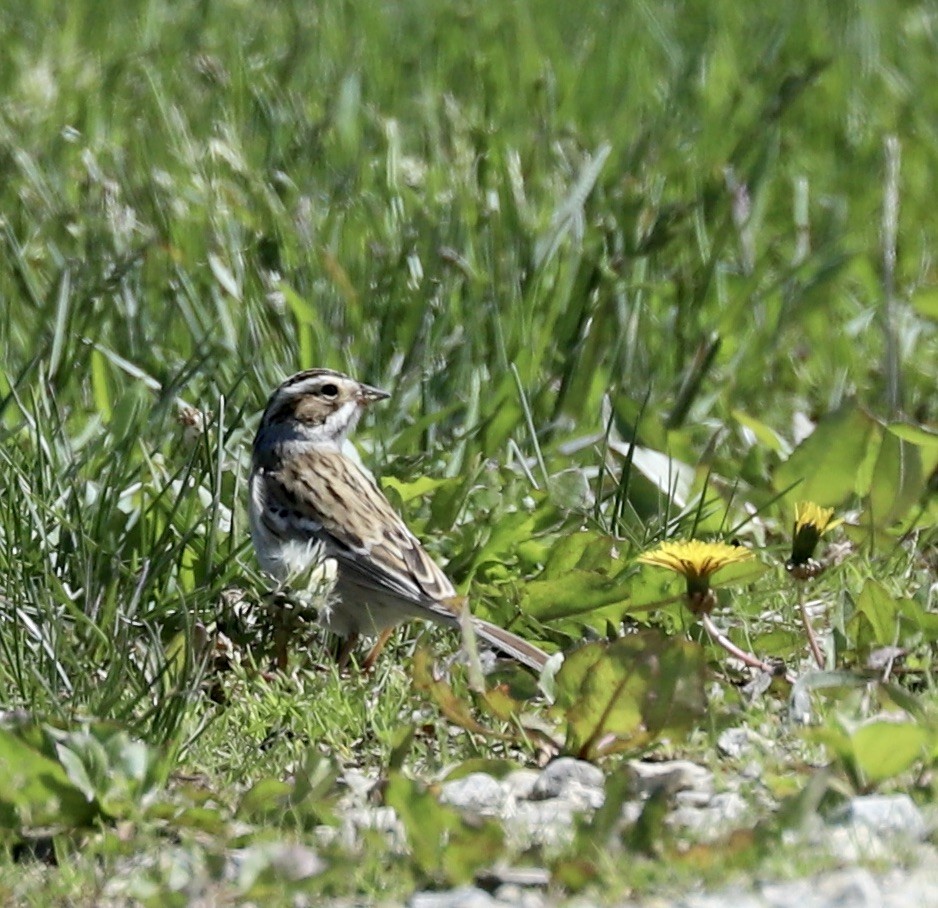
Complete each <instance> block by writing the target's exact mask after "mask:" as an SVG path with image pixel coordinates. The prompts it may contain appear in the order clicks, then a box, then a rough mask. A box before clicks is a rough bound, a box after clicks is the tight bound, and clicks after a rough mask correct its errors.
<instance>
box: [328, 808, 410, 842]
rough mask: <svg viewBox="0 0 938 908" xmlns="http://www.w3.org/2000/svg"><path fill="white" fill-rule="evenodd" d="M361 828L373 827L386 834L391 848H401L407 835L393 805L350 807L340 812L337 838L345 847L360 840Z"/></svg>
mask: <svg viewBox="0 0 938 908" xmlns="http://www.w3.org/2000/svg"><path fill="white" fill-rule="evenodd" d="M363 829H374V830H376V831H377V832H380V833H383V834H384V835H385V836H387V838H388V840H389V841H390V843H391V847H393V848H403V847H404V845H405V843H406V841H407V835H406V833H405V832H404V826H403V824H402V823H401V821H400V820H399V819H398V816H397V811H396V810H395V809H394V808H393V807H352V808H350V809H348V810H346V811H345V812H344V813H343V814H342V822H341V825H340V826H339V830H338V836H337V837H338V840H339V842H340V843H341V844H342V845H344V846H345V847H346V848H354V847H355V845H356V843H358V842H359V841H360V840H361V832H362V830H363Z"/></svg>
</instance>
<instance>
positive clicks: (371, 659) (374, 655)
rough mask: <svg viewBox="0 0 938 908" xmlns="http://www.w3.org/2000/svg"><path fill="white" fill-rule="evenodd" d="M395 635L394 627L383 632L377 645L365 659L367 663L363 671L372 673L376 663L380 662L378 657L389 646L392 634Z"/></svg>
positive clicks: (364, 663) (363, 665) (363, 666)
mask: <svg viewBox="0 0 938 908" xmlns="http://www.w3.org/2000/svg"><path fill="white" fill-rule="evenodd" d="M393 633H394V628H393V627H386V628H385V629H384V630H383V631H381V636H380V637H378V641H377V643H375V645H374V646H373V647H372V648H371V652H370V653H368V655H367V656H366V657H365V661H364V662H363V663H362V671H366V672H370V671H371V670H372V668H374V665H375V662H377V661H378V656H380V655H381V650H383V649H384V648H385V646H387V642H388V640H390V639H391V634H393Z"/></svg>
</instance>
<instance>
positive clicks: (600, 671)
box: [554, 631, 706, 759]
mask: <svg viewBox="0 0 938 908" xmlns="http://www.w3.org/2000/svg"><path fill="white" fill-rule="evenodd" d="M704 670H705V658H704V655H703V651H702V650H701V649H700V647H699V646H697V645H696V644H694V643H691V642H689V641H686V640H680V639H677V638H669V637H666V636H664V635H663V634H660V633H658V632H657V631H648V632H645V633H642V634H635V635H631V636H628V637H622V638H620V639H618V640H616V641H615V642H614V643H611V644H608V645H605V644H601V643H591V644H587V645H586V646H583V647H581V648H580V649H578V650H575V651H574V652H573V653H571V654H570V655H568V656H567V658H566V660H565V661H564V664H563V666H562V667H561V669H560V671H559V672H558V673H557V679H556V701H555V704H554V709H555V711H556V712H558V713H559V714H561V715H562V716H563V718H564V719H565V720H566V722H567V739H566V744H565V750H566V751H567V752H568V753H572V754H575V755H577V756H579V757H581V758H584V759H591V758H593V757H596V756H599V755H600V754H603V753H611V752H615V751H619V750H638V749H640V748H642V747H645V746H647V744H648V743H649V742H651V741H653V740H656V739H657V738H658V737H661V736H665V735H667V736H671V737H673V736H677V737H682V736H683V735H684V734H685V733H686V732H687V731H688V730H689V729H690V728H691V727H693V725H694V724H695V722H696V721H697V720H699V718H700V717H701V716H702V715H703V713H704V710H705V708H706V698H705V695H704V689H703V681H704Z"/></svg>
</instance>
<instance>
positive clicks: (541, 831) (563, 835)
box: [503, 798, 576, 851]
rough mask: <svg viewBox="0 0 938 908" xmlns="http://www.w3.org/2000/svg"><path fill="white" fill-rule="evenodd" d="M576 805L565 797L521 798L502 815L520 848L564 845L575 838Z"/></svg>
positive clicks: (515, 845)
mask: <svg viewBox="0 0 938 908" xmlns="http://www.w3.org/2000/svg"><path fill="white" fill-rule="evenodd" d="M575 812H576V811H575V808H574V806H573V805H572V804H571V803H570V802H569V801H566V800H564V799H563V798H552V799H551V800H548V801H518V802H517V804H515V805H514V808H513V809H512V810H510V811H508V812H507V813H506V814H505V816H504V817H503V822H504V824H505V833H506V835H507V837H508V840H509V841H510V842H511V843H512V844H513V846H514V847H517V848H518V849H519V850H521V851H524V850H526V849H528V848H531V847H534V846H540V847H542V848H546V849H548V850H552V849H557V848H562V847H564V846H566V845H568V844H569V843H570V842H571V841H572V839H573V817H574V814H575Z"/></svg>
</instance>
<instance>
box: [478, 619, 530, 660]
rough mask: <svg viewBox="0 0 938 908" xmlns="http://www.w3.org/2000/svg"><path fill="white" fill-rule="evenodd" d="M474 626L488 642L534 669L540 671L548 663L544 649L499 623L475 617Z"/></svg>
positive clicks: (479, 634)
mask: <svg viewBox="0 0 938 908" xmlns="http://www.w3.org/2000/svg"><path fill="white" fill-rule="evenodd" d="M472 628H473V630H474V631H475V632H476V634H478V636H480V637H481V638H482V639H483V640H484V641H485V642H486V643H489V644H491V645H492V646H494V647H495V649H497V650H499V652H502V653H504V654H505V655H506V656H511V658H512V659H515V660H516V661H518V662H520V663H521V664H522V665H526V666H527V667H528V668H530V669H532V670H533V671H536V672H540V671H541V669H542V668H543V667H544V666H545V665H546V664H547V659H548V655H547V653H545V652H544V650H542V649H540V648H538V647H536V646H535V645H534V644H533V643H528V641H527V640H523V639H522V638H521V637H519V636H518V635H517V634H513V633H512V632H511V631H506V630H505V629H504V628H502V627H499V626H498V625H497V624H491V623H490V622H488V621H484V620H483V619H482V618H473V619H472Z"/></svg>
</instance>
